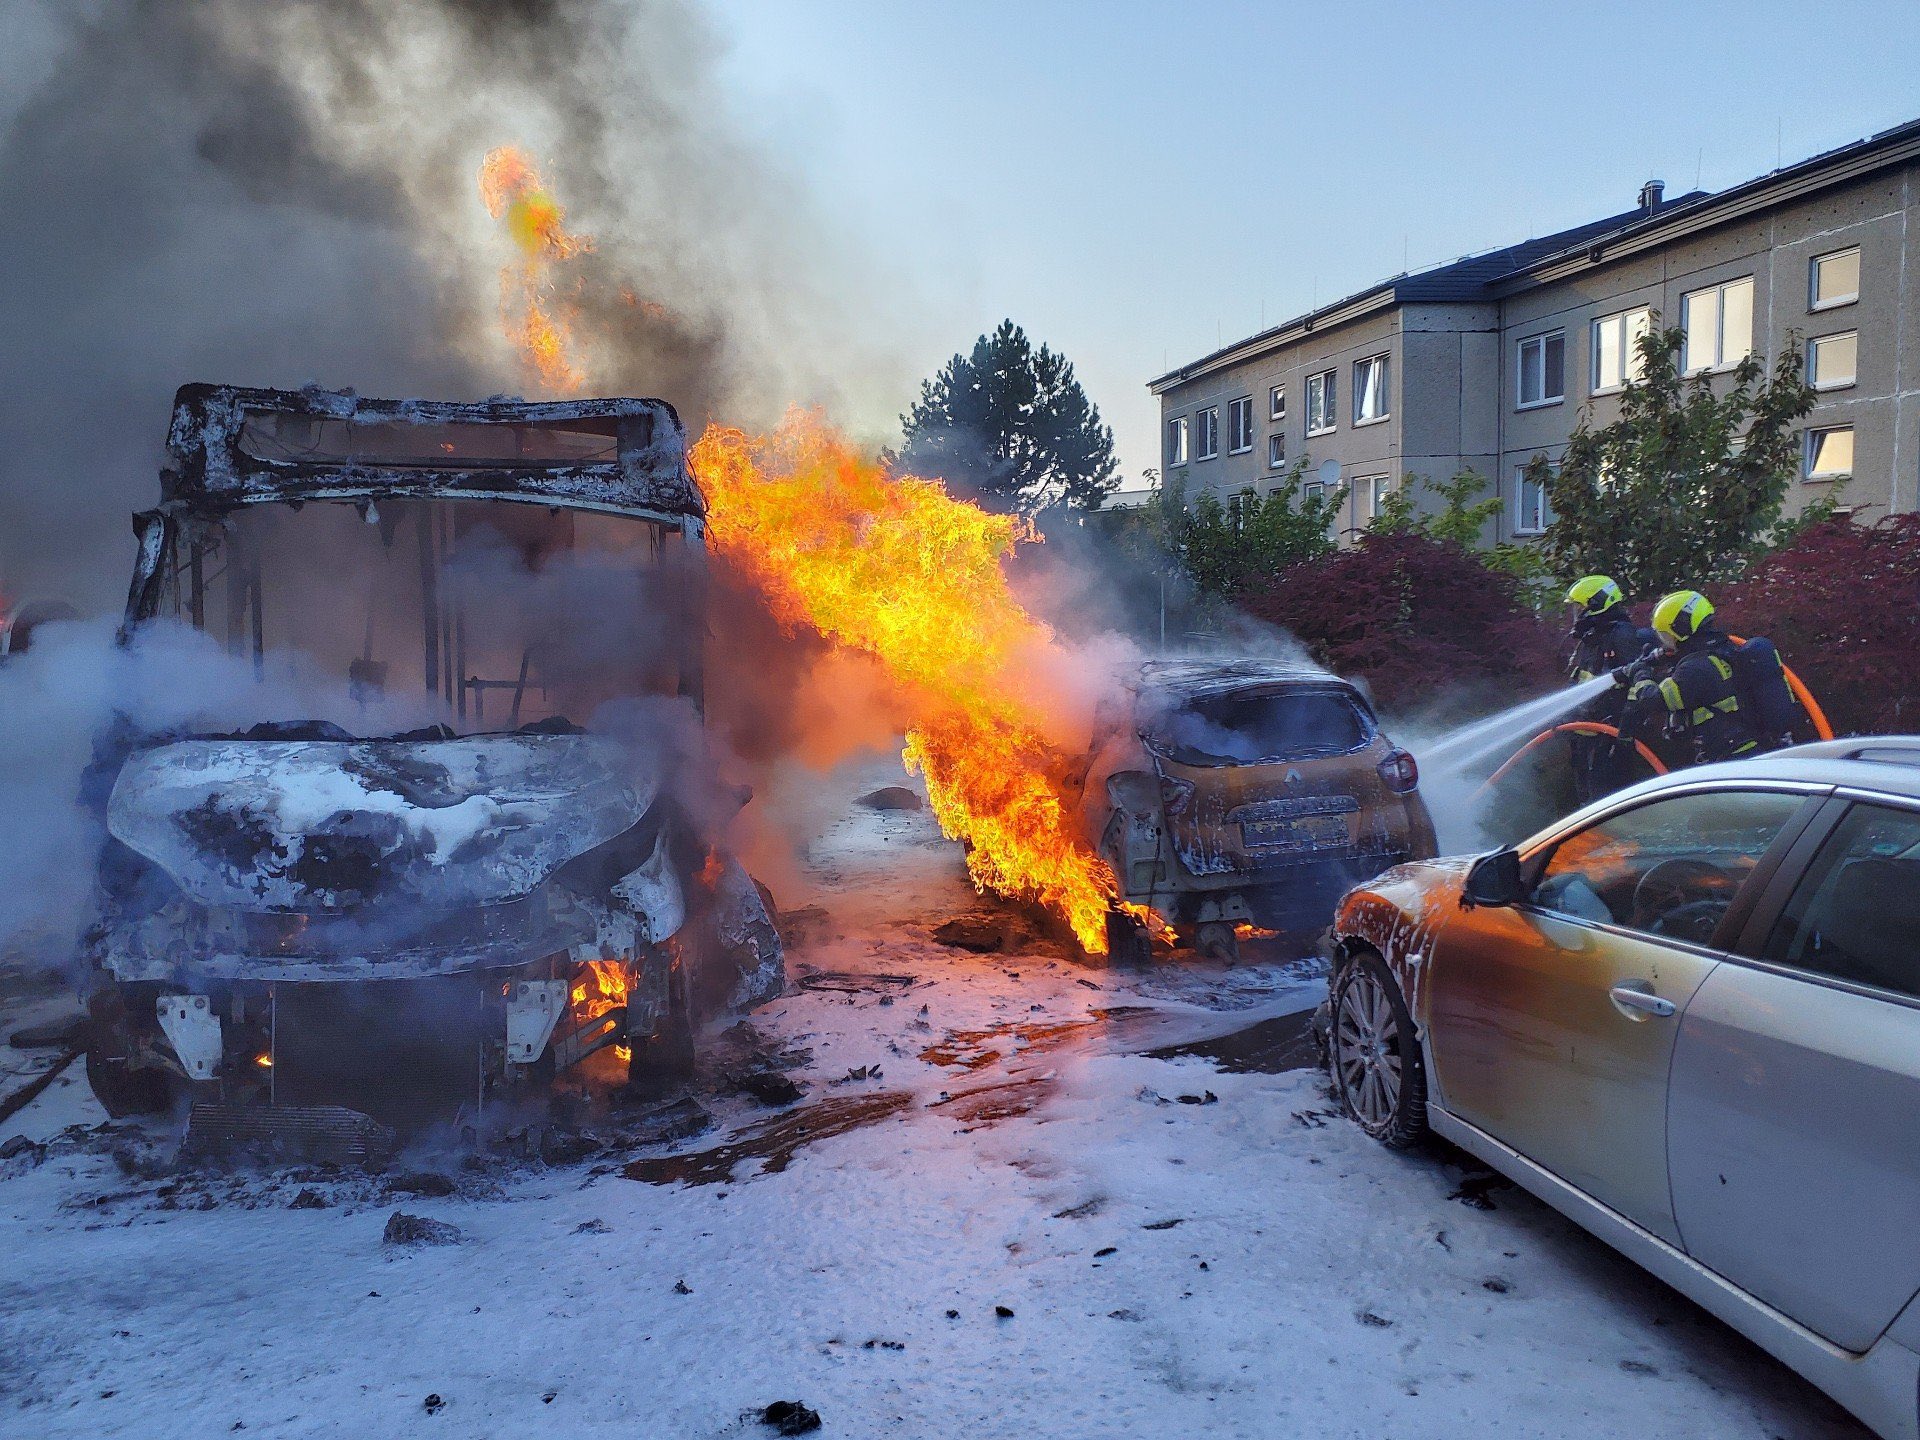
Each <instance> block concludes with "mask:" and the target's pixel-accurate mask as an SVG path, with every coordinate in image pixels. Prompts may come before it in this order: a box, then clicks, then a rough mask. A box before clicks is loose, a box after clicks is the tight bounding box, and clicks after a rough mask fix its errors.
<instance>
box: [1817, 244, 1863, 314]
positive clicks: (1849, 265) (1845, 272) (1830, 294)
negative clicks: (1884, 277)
mask: <svg viewBox="0 0 1920 1440" xmlns="http://www.w3.org/2000/svg"><path fill="white" fill-rule="evenodd" d="M1809 268H1810V271H1811V273H1810V274H1809V275H1808V278H1807V308H1808V309H1809V310H1831V309H1832V308H1833V307H1834V306H1836V305H1851V304H1853V302H1854V301H1856V300H1858V299H1859V298H1860V247H1859V246H1858V245H1855V246H1854V247H1853V248H1852V249H1851V250H1836V251H1834V252H1833V254H1831V255H1816V256H1814V257H1813V260H1812V262H1811V263H1810V267H1809Z"/></svg>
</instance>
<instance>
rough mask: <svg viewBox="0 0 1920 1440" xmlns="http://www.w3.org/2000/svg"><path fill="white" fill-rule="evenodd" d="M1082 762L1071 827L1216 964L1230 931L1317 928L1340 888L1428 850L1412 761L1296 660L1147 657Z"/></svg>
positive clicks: (1129, 893) (1358, 707)
mask: <svg viewBox="0 0 1920 1440" xmlns="http://www.w3.org/2000/svg"><path fill="white" fill-rule="evenodd" d="M1087 767H1088V768H1087V772H1086V777H1085V779H1084V781H1083V782H1082V784H1081V788H1080V803H1079V819H1080V824H1081V829H1082V832H1083V834H1084V835H1085V836H1086V838H1087V841H1088V843H1089V844H1091V845H1093V846H1094V847H1095V848H1096V849H1097V851H1098V853H1099V855H1100V857H1101V859H1103V860H1105V861H1106V862H1107V864H1108V865H1109V866H1110V867H1111V868H1112V870H1113V873H1114V875H1115V876H1116V877H1117V878H1118V879H1119V882H1120V885H1121V889H1122V893H1123V895H1124V897H1125V898H1126V899H1127V900H1129V901H1131V902H1133V903H1135V904H1137V905H1142V906H1148V907H1151V908H1152V909H1153V910H1154V911H1155V912H1156V913H1157V914H1159V915H1161V916H1162V917H1164V918H1165V919H1166V920H1167V921H1169V922H1170V923H1171V924H1172V925H1173V926H1174V927H1175V930H1176V932H1178V933H1179V934H1180V935H1181V936H1182V938H1184V939H1190V940H1191V941H1192V943H1193V945H1194V946H1195V948H1197V949H1198V950H1200V951H1201V952H1202V953H1203V954H1209V955H1213V956H1217V957H1219V958H1225V959H1231V958H1233V957H1234V956H1235V955H1236V954H1237V946H1236V931H1237V928H1238V927H1239V926H1242V925H1249V924H1251V925H1257V926H1272V927H1275V928H1278V929H1283V930H1296V931H1307V932H1311V931H1318V930H1320V929H1322V928H1324V927H1325V925H1326V924H1327V922H1328V921H1329V920H1330V919H1331V918H1332V916H1333V910H1334V905H1335V903H1336V902H1337V901H1338V899H1339V897H1340V896H1341V895H1342V894H1343V893H1344V892H1345V891H1346V890H1347V889H1348V887H1350V886H1352V885H1355V884H1358V883H1360V882H1362V881H1365V880H1370V879H1372V878H1373V877H1374V876H1375V875H1378V874H1379V873H1380V872H1381V871H1383V870H1386V869H1389V868H1390V867H1392V866H1394V865H1398V864H1400V863H1402V862H1403V861H1405V860H1408V859H1424V858H1426V857H1428V856H1430V855H1432V854H1434V852H1435V849H1436V846H1435V840H1434V829H1433V820H1432V818H1431V816H1430V815H1429V814H1428V813H1427V807H1426V802H1425V800H1424V799H1422V797H1421V795H1420V793H1419V789H1418V786H1419V770H1418V768H1417V766H1416V765H1415V762H1414V759H1413V757H1412V756H1411V755H1409V754H1408V753H1407V752H1406V751H1404V750H1402V749H1400V748H1399V747H1398V746H1397V745H1395V744H1394V743H1393V742H1392V740H1390V739H1389V738H1388V737H1387V735H1386V734H1385V733H1384V732H1383V731H1382V730H1381V728H1380V722H1379V720H1378V719H1377V718H1376V717H1375V715H1374V713H1373V707H1372V706H1371V705H1370V704H1368V703H1367V700H1366V698H1365V697H1364V696H1363V695H1362V694H1361V693H1360V692H1359V691H1358V690H1357V689H1355V688H1354V686H1353V685H1351V684H1349V683H1348V682H1347V681H1345V680H1342V679H1340V678H1338V677H1337V676H1333V675H1329V674H1327V673H1325V672H1323V671H1319V670H1313V669H1308V668H1304V667H1302V666H1298V665H1293V664H1280V663H1274V662H1269V661H1259V660H1245V659H1219V658H1208V657H1188V658H1182V659H1167V660H1155V661H1149V662H1147V663H1145V664H1143V665H1141V666H1140V667H1139V668H1138V670H1137V671H1136V672H1135V673H1134V674H1133V675H1132V676H1131V677H1130V679H1129V680H1128V681H1127V683H1126V684H1125V685H1124V686H1122V687H1121V690H1120V692H1119V694H1118V695H1117V696H1116V697H1115V698H1114V699H1113V700H1111V701H1110V702H1108V703H1107V704H1106V705H1105V706H1104V707H1103V708H1102V710H1101V712H1100V713H1099V714H1098V715H1097V716H1096V719H1095V735H1094V740H1093V746H1092V749H1091V751H1090V752H1089V755H1088V759H1087ZM1114 928H1118V927H1114ZM1110 933H1113V929H1110ZM1135 943H1136V945H1137V944H1138V943H1139V942H1135Z"/></svg>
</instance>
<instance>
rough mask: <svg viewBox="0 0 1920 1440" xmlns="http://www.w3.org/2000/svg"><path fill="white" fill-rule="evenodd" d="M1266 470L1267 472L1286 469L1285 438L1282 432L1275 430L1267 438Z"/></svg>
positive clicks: (1284, 433)
mask: <svg viewBox="0 0 1920 1440" xmlns="http://www.w3.org/2000/svg"><path fill="white" fill-rule="evenodd" d="M1267 468H1268V469H1269V470H1284V469H1286V468H1287V436H1286V432H1285V431H1284V430H1276V431H1274V432H1273V433H1272V434H1271V435H1269V436H1267Z"/></svg>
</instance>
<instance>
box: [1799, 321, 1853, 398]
mask: <svg viewBox="0 0 1920 1440" xmlns="http://www.w3.org/2000/svg"><path fill="white" fill-rule="evenodd" d="M1833 340H1851V341H1853V373H1852V374H1850V375H1848V376H1847V378H1846V379H1844V380H1828V381H1826V382H1824V383H1823V382H1821V381H1820V380H1818V379H1816V378H1815V374H1816V371H1817V368H1818V364H1819V358H1820V347H1821V346H1822V345H1825V344H1827V343H1828V342H1829V341H1833ZM1807 383H1808V384H1809V385H1811V386H1813V388H1814V389H1816V390H1819V391H1821V392H1822V393H1824V392H1826V391H1828V390H1850V389H1852V388H1853V387H1854V386H1855V385H1858V384H1859V383H1860V332H1859V331H1858V330H1836V331H1834V332H1833V333H1832V334H1831V335H1815V336H1814V337H1813V338H1812V339H1811V340H1809V341H1807Z"/></svg>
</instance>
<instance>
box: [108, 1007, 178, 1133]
mask: <svg viewBox="0 0 1920 1440" xmlns="http://www.w3.org/2000/svg"><path fill="white" fill-rule="evenodd" d="M124 1049H125V1046H124V1043H123V1042H122V1041H121V1039H120V1038H119V1037H118V1036H116V1035H115V1034H113V1032H112V1031H111V1030H110V1029H109V1028H108V1027H107V1026H106V1025H103V1024H102V1023H100V1022H99V1021H97V1020H96V1021H94V1022H93V1023H92V1024H91V1025H89V1026H88V1027H87V1084H88V1085H89V1086H90V1087H91V1088H92V1090H93V1098H94V1099H96V1100H98V1101H99V1102H100V1108H101V1109H102V1110H105V1111H106V1112H107V1114H108V1115H109V1116H110V1117H111V1118H113V1119H115V1120H124V1119H125V1118H127V1117H128V1116H129V1115H158V1114H161V1113H162V1112H164V1111H166V1110H168V1109H170V1108H171V1107H172V1104H173V1094H174V1087H173V1080H172V1077H171V1076H169V1075H168V1073H167V1072H166V1071H165V1070H162V1069H161V1068H160V1067H159V1066H157V1065H140V1066H135V1065H132V1064H130V1063H128V1060H127V1058H126V1056H125V1054H124V1053H120V1052H123V1051H124Z"/></svg>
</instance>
